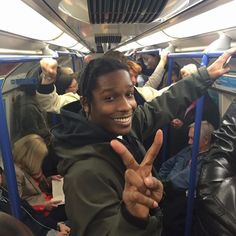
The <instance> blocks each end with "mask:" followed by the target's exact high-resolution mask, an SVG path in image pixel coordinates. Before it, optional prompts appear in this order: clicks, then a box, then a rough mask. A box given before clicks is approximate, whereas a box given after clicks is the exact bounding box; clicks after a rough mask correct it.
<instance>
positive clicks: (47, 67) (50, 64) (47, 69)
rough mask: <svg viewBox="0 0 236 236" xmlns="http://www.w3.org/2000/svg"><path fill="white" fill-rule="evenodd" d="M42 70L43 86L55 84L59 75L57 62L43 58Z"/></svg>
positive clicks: (41, 62)
mask: <svg viewBox="0 0 236 236" xmlns="http://www.w3.org/2000/svg"><path fill="white" fill-rule="evenodd" d="M40 66H41V69H42V74H43V76H42V82H41V83H42V84H50V83H53V82H54V81H55V79H56V75H57V61H56V60H55V59H53V58H43V59H42V60H41V61H40Z"/></svg>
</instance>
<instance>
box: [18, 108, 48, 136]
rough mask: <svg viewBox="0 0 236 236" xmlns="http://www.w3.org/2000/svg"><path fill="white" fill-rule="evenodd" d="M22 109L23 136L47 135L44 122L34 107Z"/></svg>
mask: <svg viewBox="0 0 236 236" xmlns="http://www.w3.org/2000/svg"><path fill="white" fill-rule="evenodd" d="M22 109H23V110H22V112H21V114H22V117H21V126H22V130H23V132H24V133H25V134H26V133H27V134H29V133H42V134H43V133H48V128H47V124H46V120H45V118H44V116H43V114H42V113H41V111H40V110H39V109H38V108H37V107H36V106H35V105H30V106H26V107H25V108H24V107H23V108H22Z"/></svg>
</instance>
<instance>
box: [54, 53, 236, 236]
mask: <svg viewBox="0 0 236 236" xmlns="http://www.w3.org/2000/svg"><path fill="white" fill-rule="evenodd" d="M235 51H236V50H235V49H234V50H229V51H227V52H226V53H225V54H224V55H223V56H221V57H219V59H218V60H216V61H215V62H214V64H212V65H211V66H210V67H208V69H206V68H205V67H203V68H200V69H199V71H198V73H195V74H193V75H192V76H191V77H190V78H188V79H185V80H183V81H179V82H178V83H176V85H175V86H172V87H171V88H170V89H169V90H168V91H167V92H165V93H163V95H162V96H160V97H158V98H157V99H154V100H153V101H152V102H150V103H145V104H144V106H138V107H137V105H136V102H135V99H134V96H133V93H134V87H133V84H132V82H131V80H130V76H129V71H128V68H127V67H126V66H125V65H123V64H121V63H120V62H118V61H116V60H112V59H106V58H102V59H95V60H92V61H91V62H90V63H89V64H88V65H87V67H86V68H85V71H84V73H83V74H82V75H81V80H80V95H81V96H82V97H81V105H82V109H81V106H80V103H79V102H78V101H77V102H74V103H70V104H68V105H67V106H65V107H64V108H62V109H61V115H62V118H63V119H62V120H63V123H62V124H61V126H58V127H57V128H55V129H54V130H53V134H54V136H55V142H54V145H55V151H56V152H57V154H58V155H60V156H61V157H62V158H63V160H62V161H61V162H60V163H59V167H58V169H59V172H60V173H61V174H62V175H64V181H65V182H64V192H65V199H66V204H65V205H66V213H67V216H68V218H69V220H70V222H71V223H72V231H73V232H72V234H71V235H83V236H84V235H86V236H89V235H101V236H102V235H110V236H111V235H114V236H117V235H129V236H132V235H135V236H138V235H148V236H152V235H161V229H162V220H161V210H160V209H159V208H158V203H159V202H160V200H161V198H162V193H163V187H162V184H161V182H160V181H158V180H157V179H156V178H155V177H153V176H152V173H151V170H152V163H153V159H154V156H155V155H156V153H157V152H158V150H159V148H160V144H161V141H159V139H161V137H162V134H161V132H157V135H156V137H155V140H154V143H153V145H152V146H151V148H150V149H149V152H147V154H146V155H145V150H144V147H143V145H142V142H143V141H144V140H145V139H146V138H148V137H149V136H150V135H152V134H153V133H155V132H156V130H157V129H158V128H160V127H162V126H163V125H165V124H167V123H168V122H170V121H171V119H173V118H174V117H176V116H177V114H178V113H179V112H180V110H183V109H184V108H186V106H187V105H189V104H190V103H191V102H192V101H193V100H195V99H196V98H197V97H199V96H201V95H203V94H204V92H205V91H206V89H207V88H208V87H209V86H210V85H211V84H212V83H213V82H214V79H215V78H216V77H218V76H220V75H222V74H224V73H226V72H228V71H229V68H223V64H224V63H225V61H226V60H227V59H228V58H229V56H230V55H232V53H234V52H235ZM180 88H181V89H180ZM176 104H179V106H177V105H176ZM115 138H119V139H120V141H121V142H122V143H124V145H125V147H124V146H122V144H121V143H119V142H118V141H114V140H113V139H115ZM112 140H113V141H112ZM111 141H112V142H111ZM110 142H111V145H112V148H113V149H114V150H115V152H114V150H112V148H111V146H110ZM126 147H127V148H128V149H129V151H130V152H131V154H130V153H129V152H128V151H127V149H126ZM116 152H117V153H118V154H119V155H120V156H121V157H122V159H123V162H124V163H122V161H121V158H120V157H119V155H118V154H117V153H116ZM134 158H135V159H134ZM126 169H127V170H126Z"/></svg>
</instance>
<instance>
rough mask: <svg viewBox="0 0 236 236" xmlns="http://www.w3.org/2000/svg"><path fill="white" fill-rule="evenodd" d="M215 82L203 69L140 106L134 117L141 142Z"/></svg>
mask: <svg viewBox="0 0 236 236" xmlns="http://www.w3.org/2000/svg"><path fill="white" fill-rule="evenodd" d="M213 82H214V80H212V79H210V78H209V75H208V72H207V70H206V68H205V67H202V68H200V69H199V70H198V73H195V74H192V75H191V76H190V77H189V78H186V79H184V80H181V81H179V82H177V83H176V84H175V85H173V86H171V87H170V88H169V89H168V90H167V91H165V92H164V93H163V94H162V95H161V96H159V97H157V98H155V99H153V100H152V101H151V102H146V103H145V104H144V105H143V106H138V108H137V109H136V110H135V113H134V116H133V124H132V125H133V126H132V130H133V132H134V133H135V134H136V135H137V136H138V138H139V139H140V140H146V139H147V138H148V137H150V136H151V135H153V134H154V133H155V132H156V130H157V129H159V128H162V127H163V126H164V125H167V124H168V123H169V122H170V121H171V120H173V119H174V118H175V117H178V116H179V115H180V114H182V113H183V111H184V110H185V109H186V107H187V106H188V105H189V104H190V103H191V102H192V101H194V100H196V99H197V98H199V97H200V96H202V95H204V93H205V92H206V89H207V88H208V87H209V86H210V85H211V84H212V83H213Z"/></svg>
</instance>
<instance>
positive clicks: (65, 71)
mask: <svg viewBox="0 0 236 236" xmlns="http://www.w3.org/2000/svg"><path fill="white" fill-rule="evenodd" d="M60 70H61V73H63V74H66V75H71V74H74V71H73V70H72V69H71V68H70V67H61V68H60Z"/></svg>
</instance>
